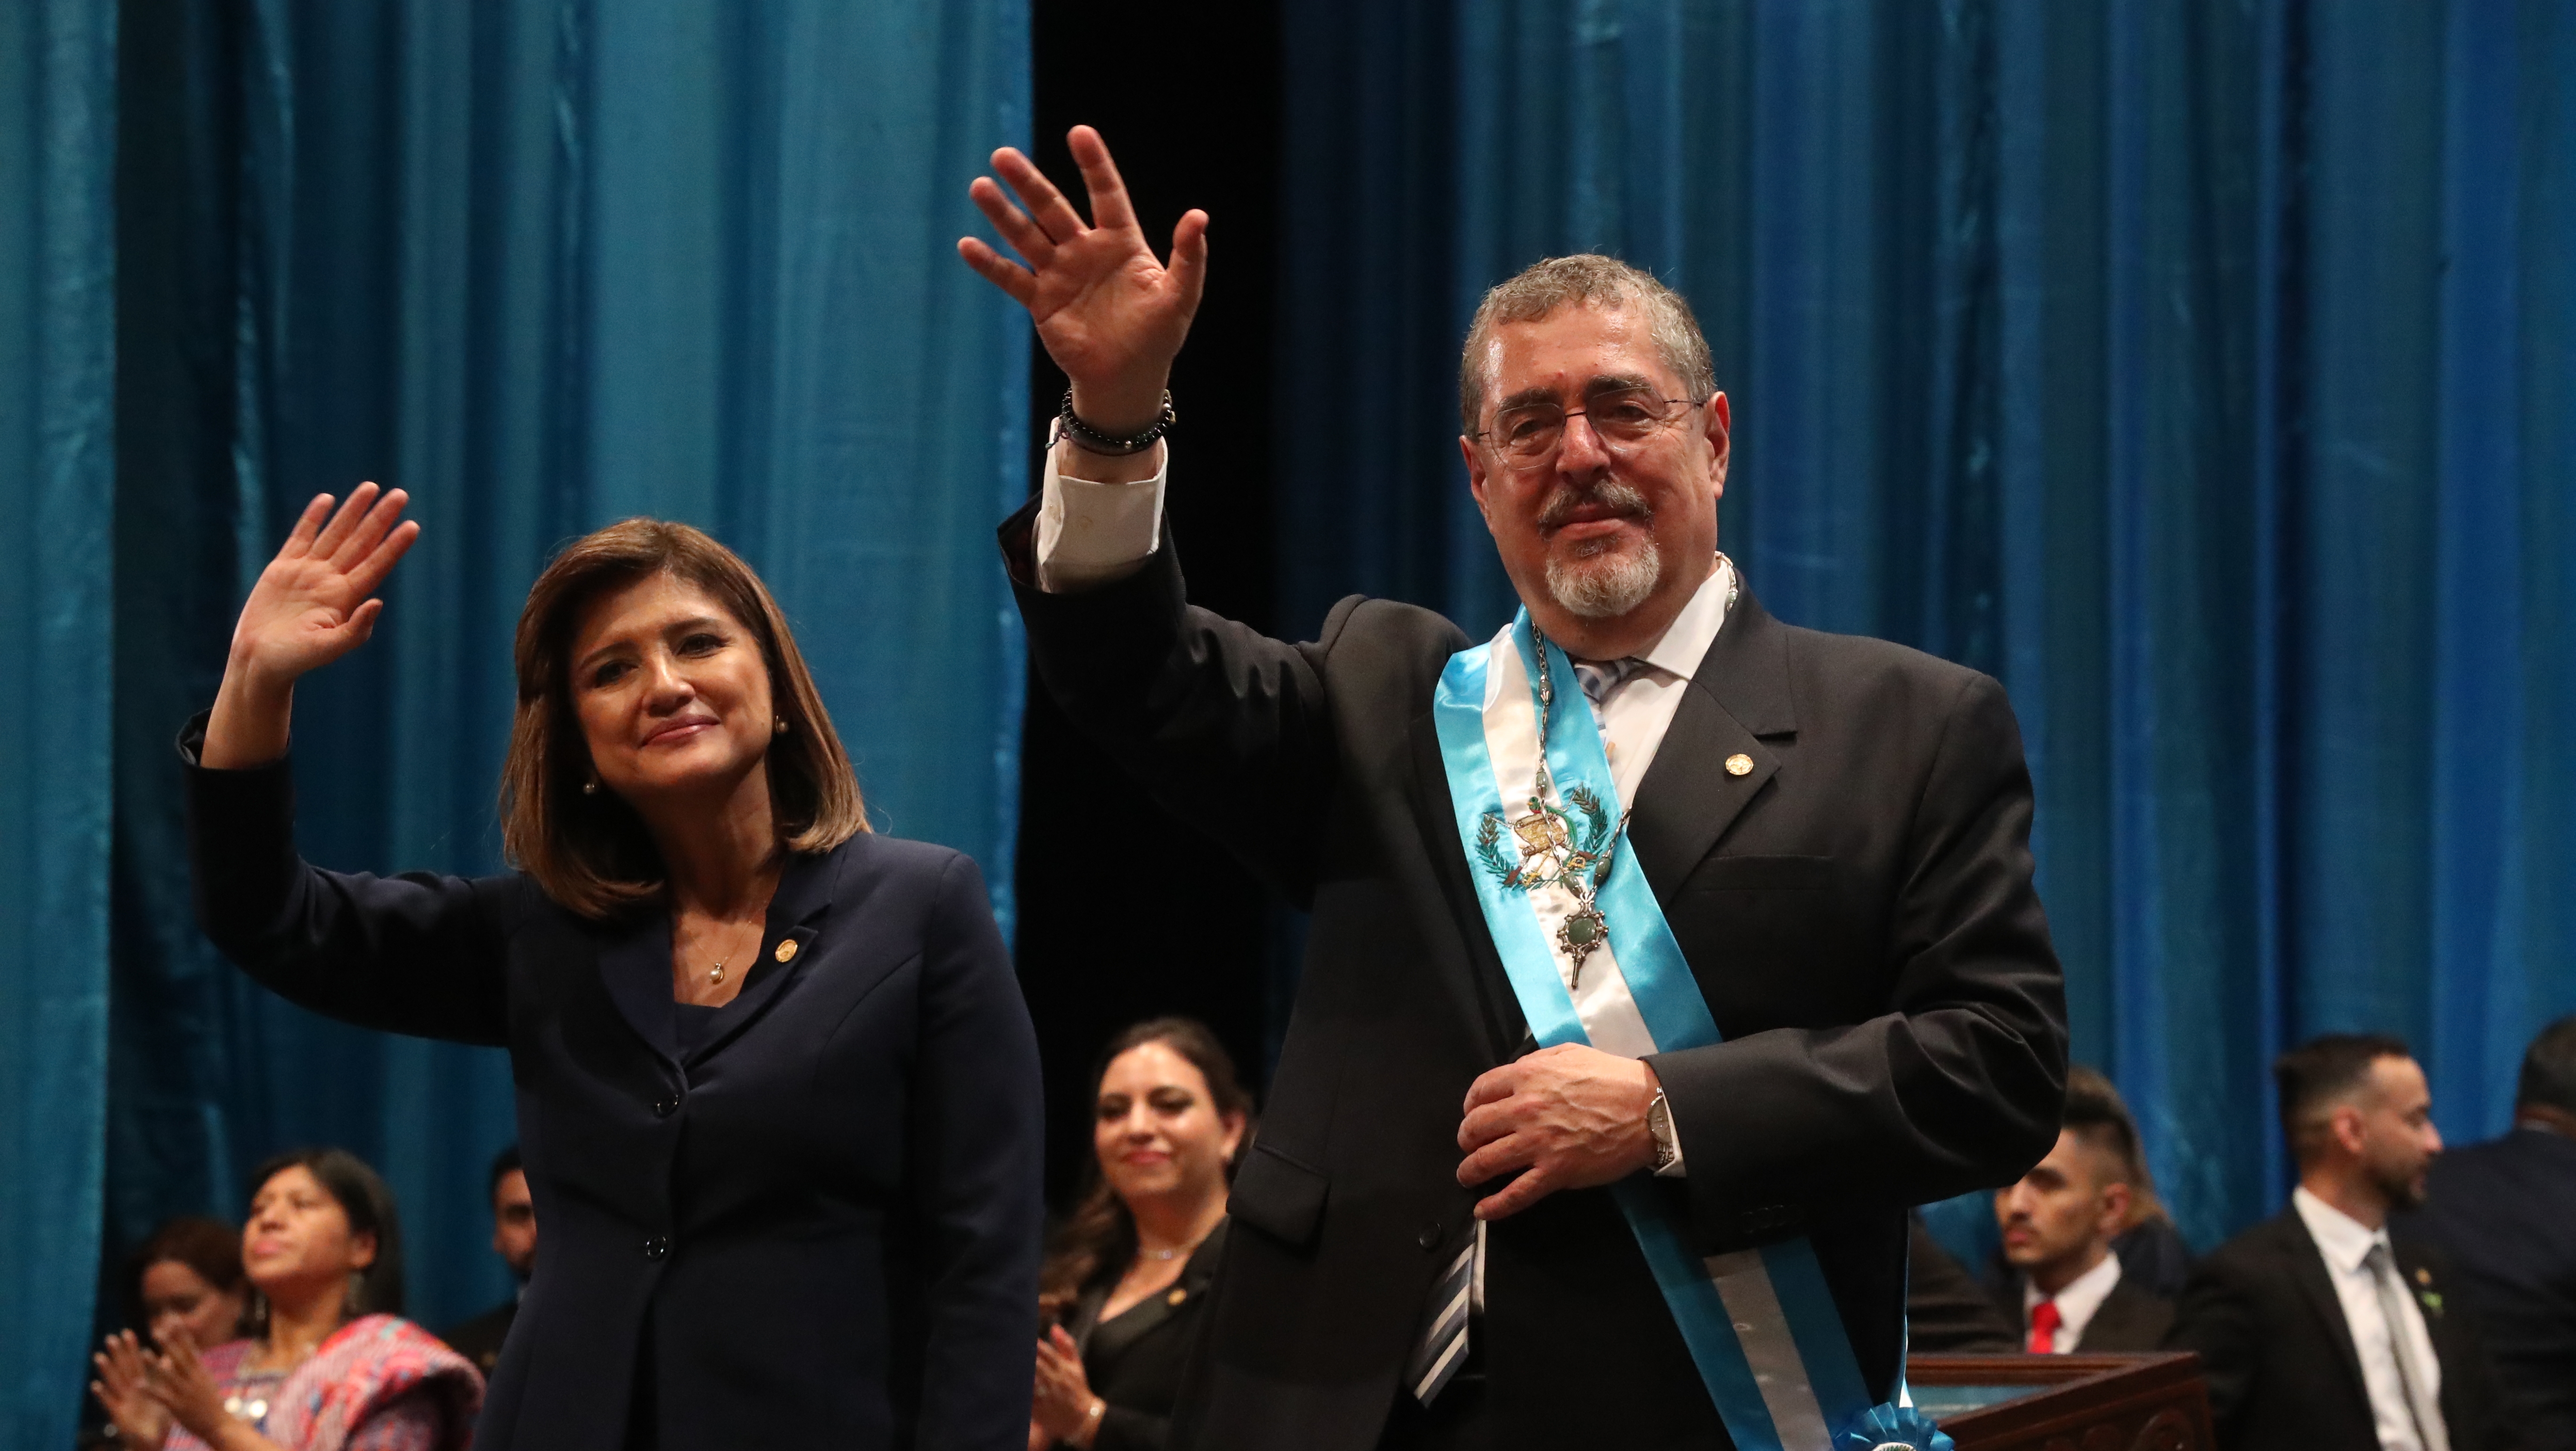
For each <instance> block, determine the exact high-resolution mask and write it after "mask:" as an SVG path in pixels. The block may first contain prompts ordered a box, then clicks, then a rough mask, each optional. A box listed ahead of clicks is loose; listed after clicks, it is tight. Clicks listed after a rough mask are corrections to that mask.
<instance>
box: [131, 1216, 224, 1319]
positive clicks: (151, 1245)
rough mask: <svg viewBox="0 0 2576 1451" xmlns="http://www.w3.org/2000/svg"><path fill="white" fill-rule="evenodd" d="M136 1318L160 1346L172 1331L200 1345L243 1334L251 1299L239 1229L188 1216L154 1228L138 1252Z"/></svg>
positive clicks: (220, 1222) (135, 1275) (135, 1286)
mask: <svg viewBox="0 0 2576 1451" xmlns="http://www.w3.org/2000/svg"><path fill="white" fill-rule="evenodd" d="M134 1303H135V1309H136V1311H137V1315H136V1319H137V1321H138V1323H140V1324H141V1325H142V1327H143V1330H144V1333H145V1335H146V1336H147V1337H148V1338H149V1340H150V1342H151V1344H152V1345H153V1346H154V1347H155V1348H158V1347H159V1346H161V1345H162V1344H164V1343H165V1342H167V1341H168V1340H169V1339H170V1337H171V1334H172V1333H173V1332H174V1331H185V1332H186V1333H187V1335H188V1338H190V1339H191V1340H194V1341H195V1342H196V1343H198V1344H199V1345H220V1344H222V1343H223V1342H225V1341H227V1340H231V1339H234V1338H236V1337H238V1336H239V1335H240V1334H241V1324H242V1314H243V1312H244V1311H245V1310H246V1309H248V1308H249V1304H250V1282H249V1281H248V1280H247V1279H245V1278H243V1276H242V1258H241V1233H240V1231H238V1230H236V1229H234V1228H233V1227H232V1226H231V1225H229V1224H226V1223H224V1222H223V1221H221V1220H217V1219H204V1218H200V1217H196V1216H188V1217H185V1218H180V1219H173V1220H170V1221H169V1222H167V1223H165V1224H163V1225H162V1226H161V1227H160V1228H159V1229H156V1230H154V1231H152V1236H151V1238H149V1239H146V1240H145V1241H143V1247H142V1248H141V1249H138V1250H136V1251H135V1252H134Z"/></svg>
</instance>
